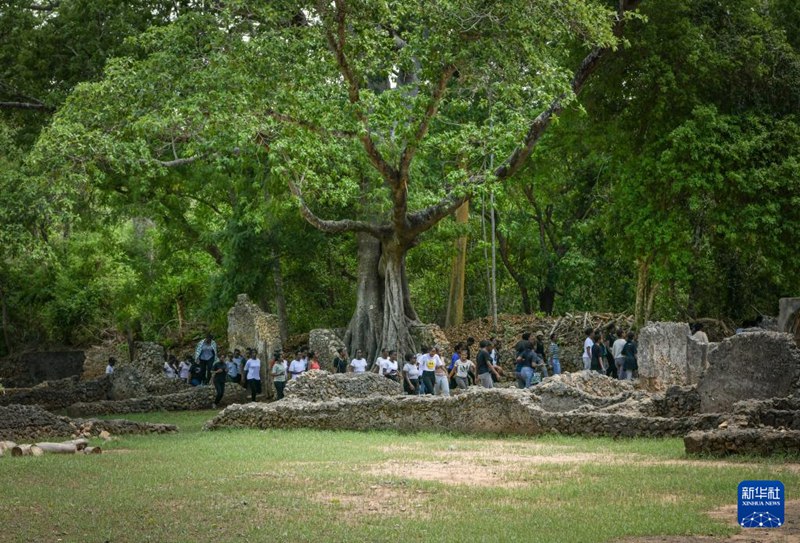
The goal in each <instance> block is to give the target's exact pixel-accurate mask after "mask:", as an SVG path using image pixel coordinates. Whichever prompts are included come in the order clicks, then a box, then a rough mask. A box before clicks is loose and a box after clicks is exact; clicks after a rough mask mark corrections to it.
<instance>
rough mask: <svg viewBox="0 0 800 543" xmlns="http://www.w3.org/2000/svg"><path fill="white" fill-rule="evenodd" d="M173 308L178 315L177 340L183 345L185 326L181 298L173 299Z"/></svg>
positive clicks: (184, 311) (184, 313)
mask: <svg viewBox="0 0 800 543" xmlns="http://www.w3.org/2000/svg"><path fill="white" fill-rule="evenodd" d="M175 308H176V311H177V313H178V340H179V341H180V342H181V343H183V328H184V326H185V324H186V310H185V309H184V307H183V296H178V297H177V298H175Z"/></svg>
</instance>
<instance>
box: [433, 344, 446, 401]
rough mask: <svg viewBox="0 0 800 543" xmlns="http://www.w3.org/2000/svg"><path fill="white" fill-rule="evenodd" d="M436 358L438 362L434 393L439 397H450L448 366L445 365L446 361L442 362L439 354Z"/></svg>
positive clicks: (435, 369)
mask: <svg viewBox="0 0 800 543" xmlns="http://www.w3.org/2000/svg"><path fill="white" fill-rule="evenodd" d="M437 351H438V349H437ZM436 357H437V358H438V360H436V367H435V368H434V370H433V373H434V381H435V385H434V389H433V392H434V394H436V395H437V396H449V395H450V376H449V375H448V374H447V364H445V362H444V360H442V358H441V357H440V356H439V355H438V354H437V355H436Z"/></svg>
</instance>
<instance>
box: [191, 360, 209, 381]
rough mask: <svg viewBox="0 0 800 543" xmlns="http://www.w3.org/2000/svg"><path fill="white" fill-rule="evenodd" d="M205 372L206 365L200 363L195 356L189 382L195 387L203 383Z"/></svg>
mask: <svg viewBox="0 0 800 543" xmlns="http://www.w3.org/2000/svg"><path fill="white" fill-rule="evenodd" d="M205 374H206V369H205V366H204V365H203V364H200V363H199V362H198V361H197V360H196V359H195V358H192V365H191V367H190V368H189V384H190V385H192V386H193V387H196V386H198V385H201V384H203V377H204V376H205Z"/></svg>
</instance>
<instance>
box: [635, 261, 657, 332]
mask: <svg viewBox="0 0 800 543" xmlns="http://www.w3.org/2000/svg"><path fill="white" fill-rule="evenodd" d="M652 261H653V257H652V255H649V256H648V257H647V258H645V259H639V260H637V262H636V305H635V307H634V310H633V323H634V325H635V326H636V327H637V328H641V327H642V325H644V323H645V322H646V319H647V317H649V314H648V311H647V305H648V298H650V296H649V294H650V289H651V286H650V264H651V263H652Z"/></svg>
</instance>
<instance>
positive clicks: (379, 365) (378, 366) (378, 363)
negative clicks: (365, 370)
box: [369, 347, 389, 375]
mask: <svg viewBox="0 0 800 543" xmlns="http://www.w3.org/2000/svg"><path fill="white" fill-rule="evenodd" d="M388 360H389V351H388V350H387V349H386V348H385V347H384V348H383V349H381V355H380V356H379V357H378V358H376V359H375V363H374V364H372V367H371V368H370V369H369V371H371V372H373V373H378V374H380V375H383V365H384V364H385V363H386V362H387V361H388Z"/></svg>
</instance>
